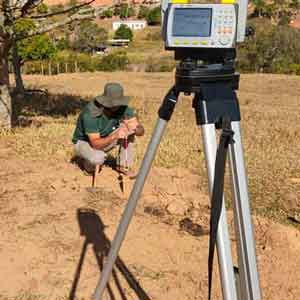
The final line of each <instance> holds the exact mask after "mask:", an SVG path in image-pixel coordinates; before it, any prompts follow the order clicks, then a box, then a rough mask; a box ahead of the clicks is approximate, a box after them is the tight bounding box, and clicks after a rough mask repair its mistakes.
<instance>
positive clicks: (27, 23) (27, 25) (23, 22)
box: [15, 18, 36, 35]
mask: <svg viewBox="0 0 300 300" xmlns="http://www.w3.org/2000/svg"><path fill="white" fill-rule="evenodd" d="M35 28H36V26H35V24H34V22H33V20H31V19H27V18H21V19H19V20H17V21H16V23H15V30H16V33H17V34H19V35H26V34H27V33H28V32H29V31H31V30H33V29H35Z"/></svg>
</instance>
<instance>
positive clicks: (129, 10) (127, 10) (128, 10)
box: [120, 3, 135, 19]
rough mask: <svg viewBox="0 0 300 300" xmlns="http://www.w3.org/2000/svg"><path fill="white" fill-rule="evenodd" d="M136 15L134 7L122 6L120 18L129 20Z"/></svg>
mask: <svg viewBox="0 0 300 300" xmlns="http://www.w3.org/2000/svg"><path fill="white" fill-rule="evenodd" d="M134 15H135V10H134V8H133V7H132V6H129V5H128V4H127V3H126V4H122V5H121V8H120V18H121V19H127V18H130V17H132V16H134Z"/></svg>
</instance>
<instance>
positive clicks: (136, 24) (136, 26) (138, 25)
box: [112, 20, 147, 30]
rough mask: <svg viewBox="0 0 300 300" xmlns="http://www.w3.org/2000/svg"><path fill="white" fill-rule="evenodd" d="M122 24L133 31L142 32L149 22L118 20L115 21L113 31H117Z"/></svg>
mask: <svg viewBox="0 0 300 300" xmlns="http://www.w3.org/2000/svg"><path fill="white" fill-rule="evenodd" d="M122 24H123V25H126V26H128V27H129V28H130V29H131V30H141V29H144V28H145V27H146V26H147V22H146V21H144V20H124V21H122V20H118V21H113V23H112V27H113V30H117V29H118V28H119V27H120V26H121V25H122Z"/></svg>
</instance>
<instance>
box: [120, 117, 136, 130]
mask: <svg viewBox="0 0 300 300" xmlns="http://www.w3.org/2000/svg"><path fill="white" fill-rule="evenodd" d="M122 123H123V124H124V125H125V126H126V127H127V128H128V130H129V132H130V133H134V132H135V131H136V128H137V127H138V126H139V122H138V120H137V118H136V117H134V118H131V119H125V120H123V122H122Z"/></svg>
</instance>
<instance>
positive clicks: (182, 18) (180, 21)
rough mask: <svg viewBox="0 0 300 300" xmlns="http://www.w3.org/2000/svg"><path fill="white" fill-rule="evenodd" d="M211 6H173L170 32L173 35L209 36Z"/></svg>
mask: <svg viewBox="0 0 300 300" xmlns="http://www.w3.org/2000/svg"><path fill="white" fill-rule="evenodd" d="M211 20H212V9H211V8H175V10H174V19H173V30H172V34H173V36H175V37H180V36H184V37H209V36H210V35H211Z"/></svg>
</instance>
